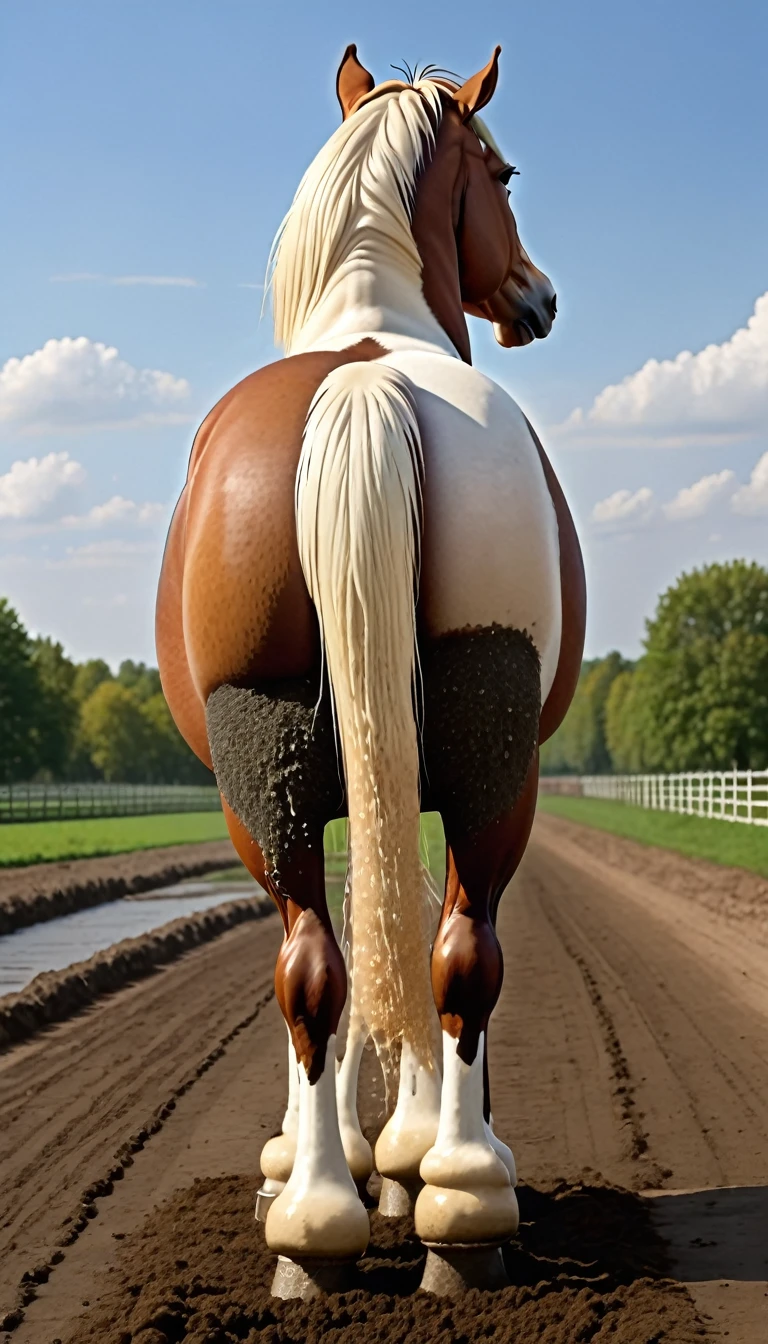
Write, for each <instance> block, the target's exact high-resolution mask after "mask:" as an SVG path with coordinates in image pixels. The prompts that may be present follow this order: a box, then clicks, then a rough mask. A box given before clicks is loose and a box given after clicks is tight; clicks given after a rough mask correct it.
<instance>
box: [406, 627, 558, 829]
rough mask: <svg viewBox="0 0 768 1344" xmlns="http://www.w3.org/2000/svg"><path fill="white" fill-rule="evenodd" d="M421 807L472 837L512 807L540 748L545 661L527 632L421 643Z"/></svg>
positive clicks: (473, 633) (463, 634) (464, 634)
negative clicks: (436, 812) (431, 811)
mask: <svg viewBox="0 0 768 1344" xmlns="http://www.w3.org/2000/svg"><path fill="white" fill-rule="evenodd" d="M420 654H421V667H422V675H423V683H424V735H423V766H422V804H421V806H422V810H423V811H425V812H426V811H429V810H432V809H435V810H437V811H439V812H440V813H442V816H443V820H444V822H445V823H446V826H448V827H449V828H450V829H453V830H460V831H462V832H463V833H464V834H468V835H473V834H476V833H477V832H478V831H481V830H482V829H483V827H484V826H487V825H489V824H490V822H492V821H495V820H496V818H497V817H499V816H501V814H502V813H503V812H506V811H509V810H510V809H511V808H512V807H514V805H515V803H516V802H517V800H518V798H519V796H520V793H521V792H522V788H523V784H524V783H525V778H526V775H527V773H528V767H529V765H530V763H531V759H532V757H533V753H534V751H535V750H536V743H537V741H538V732H539V714H540V711H541V675H540V659H539V655H538V652H537V650H536V647H535V645H534V643H533V641H532V640H531V638H530V636H529V635H528V634H527V633H526V632H525V631H524V630H511V629H508V628H507V627H505V626H501V625H491V626H485V627H482V628H481V629H477V630H463V631H458V632H456V633H452V634H449V635H443V636H441V637H440V638H439V639H434V640H430V641H429V642H426V641H425V642H423V643H422V644H421V647H420Z"/></svg>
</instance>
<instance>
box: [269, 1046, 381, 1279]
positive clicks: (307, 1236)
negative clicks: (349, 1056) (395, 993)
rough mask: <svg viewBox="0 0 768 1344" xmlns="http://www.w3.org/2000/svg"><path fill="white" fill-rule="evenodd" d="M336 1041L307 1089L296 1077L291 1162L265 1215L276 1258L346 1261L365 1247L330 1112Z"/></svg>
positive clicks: (302, 1077) (302, 1076) (364, 1223)
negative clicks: (296, 1127) (295, 1121)
mask: <svg viewBox="0 0 768 1344" xmlns="http://www.w3.org/2000/svg"><path fill="white" fill-rule="evenodd" d="M335 1052H336V1037H335V1036H331V1037H330V1039H329V1041H328V1049H327V1055H326V1065H325V1068H324V1070H323V1072H322V1074H321V1076H320V1077H319V1078H318V1080H317V1082H316V1083H313V1084H312V1085H310V1082H309V1079H308V1078H307V1075H306V1073H305V1071H304V1069H301V1070H300V1073H299V1131H298V1136H297V1141H296V1160H295V1162H294V1164H293V1171H292V1172H291V1174H290V1177H289V1179H288V1181H287V1182H286V1186H285V1189H284V1190H283V1192H282V1194H280V1195H278V1197H277V1199H276V1200H275V1201H274V1203H273V1204H272V1205H271V1207H270V1209H269V1212H268V1214H267V1221H266V1225H265V1229H264V1231H265V1236H266V1240H267V1245H268V1246H269V1248H270V1250H272V1251H277V1252H278V1253H279V1254H280V1255H287V1256H291V1257H295V1256H299V1257H301V1256H319V1257H323V1258H334V1257H336V1258H340V1259H341V1258H346V1257H350V1256H357V1255H360V1254H362V1252H363V1251H364V1250H365V1248H366V1246H367V1245H368V1237H369V1225H368V1215H367V1213H366V1211H365V1209H364V1208H363V1206H362V1204H361V1202H360V1199H359V1196H358V1193H357V1188H356V1186H355V1182H354V1181H353V1179H352V1176H351V1174H350V1170H349V1167H348V1166H347V1160H346V1158H345V1156H344V1149H343V1147H342V1144H341V1135H340V1133H339V1118H338V1111H337V1109H336V1076H335V1075H336V1069H335V1065H334V1060H335Z"/></svg>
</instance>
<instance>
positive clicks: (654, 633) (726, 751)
mask: <svg viewBox="0 0 768 1344" xmlns="http://www.w3.org/2000/svg"><path fill="white" fill-rule="evenodd" d="M608 724H609V728H608V733H609V740H610V746H611V753H612V756H613V759H614V763H615V765H616V768H617V769H629V770H638V769H642V770H659V771H661V770H664V771H674V770H727V769H731V768H732V767H733V766H736V767H737V768H738V769H741V770H745V769H764V768H765V766H766V765H768V571H767V570H765V569H763V568H762V567H761V566H760V565H757V564H748V563H747V562H746V561H743V560H733V561H731V562H730V563H728V564H713V565H707V566H705V567H704V568H703V569H698V570H693V572H692V573H690V574H684V575H682V577H681V578H680V579H679V580H678V581H677V583H676V584H674V585H673V586H672V587H671V588H669V589H668V590H667V592H666V593H664V594H662V596H661V598H660V599H659V604H658V607H657V609H656V614H655V616H654V618H653V620H651V621H649V622H648V624H647V634H646V638H645V654H644V656H643V658H642V659H641V660H640V663H639V664H638V667H637V670H636V672H635V674H634V677H633V680H632V684H631V686H630V687H629V689H628V690H627V693H626V697H625V700H624V703H623V705H622V706H621V712H619V706H618V705H614V704H612V705H611V706H610V710H609V715H608Z"/></svg>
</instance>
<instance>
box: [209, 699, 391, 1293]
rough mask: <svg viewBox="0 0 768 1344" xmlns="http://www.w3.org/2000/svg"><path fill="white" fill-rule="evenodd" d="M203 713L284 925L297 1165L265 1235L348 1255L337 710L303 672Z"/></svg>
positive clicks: (362, 1219) (354, 1208)
mask: <svg viewBox="0 0 768 1344" xmlns="http://www.w3.org/2000/svg"><path fill="white" fill-rule="evenodd" d="M206 716H207V724H208V736H209V740H210V744H211V752H212V756H213V762H214V767H215V770H216V777H217V780H218V783H219V787H220V789H221V791H222V794H223V795H224V797H225V798H226V800H227V804H228V809H229V810H230V811H231V813H232V814H234V817H235V818H236V819H237V823H238V824H239V826H240V827H242V828H244V830H245V832H246V833H247V835H248V836H250V837H251V838H252V840H253V841H255V842H256V843H257V845H258V846H259V848H260V849H261V851H262V852H263V855H264V881H265V883H266V885H267V887H268V888H269V890H270V892H271V894H272V895H273V897H274V899H275V901H276V903H277V905H278V908H279V909H280V913H281V915H282V917H283V923H284V926H285V939H284V941H283V944H282V947H281V949H280V953H279V955H278V959H277V966H276V970H275V990H276V994H277V999H278V1002H279V1004H280V1008H281V1009H282V1012H283V1016H284V1017H285V1021H286V1023H287V1025H288V1030H289V1032H290V1035H291V1040H292V1044H293V1048H294V1050H295V1053H296V1058H297V1060H298V1064H299V1098H298V1132H297V1138H296V1158H295V1161H294V1163H293V1168H292V1170H291V1172H290V1175H289V1177H288V1179H287V1181H286V1184H285V1188H284V1189H283V1190H282V1191H281V1192H280V1193H279V1194H278V1195H277V1197H276V1198H275V1199H274V1201H273V1202H272V1203H271V1205H270V1207H269V1210H268V1213H267V1219H266V1226H265V1235H266V1240H267V1244H268V1245H269V1246H270V1248H271V1249H272V1250H274V1251H277V1252H278V1253H279V1254H280V1255H282V1256H284V1257H287V1258H289V1259H290V1260H292V1261H298V1262H303V1261H308V1262H313V1261H316V1260H318V1259H321V1260H324V1261H328V1260H337V1261H338V1260H344V1259H349V1258H352V1257H356V1256H357V1255H359V1254H360V1253H361V1252H362V1251H363V1250H364V1249H365V1247H366V1245H367V1243H368V1235H369V1227H368V1216H367V1214H366V1212H365V1209H364V1208H363V1206H362V1204H361V1202H360V1199H359V1196H358V1193H357V1188H356V1186H355V1183H354V1180H353V1179H352V1176H351V1174H350V1171H349V1167H348V1165H347V1161H346V1159H345V1156H344V1149H343V1147H342V1142H341V1136H340V1133H339V1122H338V1114H337V1108H336V1064H335V1042H336V1031H337V1028H338V1024H339V1018H340V1016H341V1012H342V1009H343V1007H344V1000H345V998H346V991H347V984H346V971H345V967H344V959H343V957H342V955H341V951H340V949H339V946H338V943H337V941H336V937H335V935H334V932H333V928H332V926H331V920H330V916H329V914H328V907H327V904H326V898H325V874H324V863H323V827H324V825H325V822H326V821H327V820H329V819H330V818H331V816H333V815H334V814H335V813H336V811H337V810H338V807H339V803H340V801H341V799H342V786H341V784H340V781H339V775H338V768H337V761H336V750H335V740H334V734H333V728H332V724H331V721H330V713H329V711H328V707H327V705H324V706H323V707H322V708H321V710H320V712H318V713H317V715H316V714H315V685H314V683H311V682H310V681H309V680H303V679H302V680H297V681H290V682H288V681H283V682H259V683H258V684H256V685H254V686H251V687H249V688H244V687H235V686H229V685H225V686H221V687H219V689H218V690H216V691H214V692H213V694H212V695H211V696H210V698H209V700H208V705H207V711H206ZM240 839H241V843H240V844H239V845H238V849H239V850H240V849H241V848H242V836H241V837H240ZM287 1277H288V1279H289V1280H290V1282H288V1283H287V1284H286V1285H285V1286H282V1287H280V1289H279V1291H280V1295H281V1296H283V1295H285V1296H288V1295H291V1296H293V1295H302V1294H303V1291H304V1290H305V1289H306V1283H305V1282H304V1281H303V1280H302V1279H301V1276H298V1283H296V1278H297V1276H296V1275H288V1276H287ZM276 1291H278V1289H277V1288H276Z"/></svg>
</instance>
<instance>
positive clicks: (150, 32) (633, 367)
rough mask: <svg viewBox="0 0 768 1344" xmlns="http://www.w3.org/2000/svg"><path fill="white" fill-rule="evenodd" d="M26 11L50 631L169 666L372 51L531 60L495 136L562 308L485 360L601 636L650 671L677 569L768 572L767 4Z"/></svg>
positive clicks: (8, 177)
mask: <svg viewBox="0 0 768 1344" xmlns="http://www.w3.org/2000/svg"><path fill="white" fill-rule="evenodd" d="M0 23H1V24H2V30H3V31H2V35H1V40H2V48H3V52H4V60H3V64H4V79H3V88H2V93H1V94H0V98H1V99H2V103H3V107H2V116H3V124H4V125H5V126H6V127H8V126H12V127H13V133H12V134H7V135H6V136H5V137H4V138H3V147H2V151H0V152H1V153H2V158H3V165H2V173H3V182H4V184H5V186H6V201H5V209H4V211H3V213H2V217H1V218H0V259H1V261H0V265H1V267H2V285H3V300H2V323H1V324H0V367H2V366H5V367H4V368H3V371H2V373H1V374H0V593H3V594H5V595H7V596H8V597H9V598H10V599H11V600H12V601H13V602H14V603H15V604H16V605H17V606H18V608H19V610H20V612H21V614H22V617H23V618H24V620H25V621H26V622H27V624H28V625H29V626H30V627H31V628H32V629H34V630H36V631H37V630H40V631H41V632H45V633H52V634H54V635H56V636H57V637H58V638H60V639H62V640H63V642H64V644H65V645H66V646H67V648H68V649H69V650H70V651H71V652H72V653H73V654H74V655H75V656H77V657H86V656H95V655H103V656H106V657H108V658H109V659H110V660H111V661H115V660H117V659H119V658H121V657H126V656H134V657H143V658H146V659H151V658H152V657H153V645H152V606H153V600H154V587H155V583H156V577H157V570H158V566H159V557H160V553H161V549H162V540H163V535H164V529H165V526H166V523H167V519H168V516H169V513H170V508H171V507H172V503H173V501H174V499H175V496H176V494H177V493H178V490H179V488H180V486H181V483H182V480H183V474H184V468H185V464H186V458H187V454H188V451H189V447H190V444H191V440H192V435H193V433H194V429H195V427H196V424H197V423H198V421H199V420H200V419H201V418H202V416H203V415H204V414H205V413H206V411H207V410H208V409H209V408H210V406H211V405H212V404H213V403H214V402H215V401H216V400H217V398H218V397H219V396H220V395H221V394H222V393H223V392H224V391H226V389H227V388H228V387H230V386H231V385H232V384H233V383H234V382H236V381H237V380H238V379H239V378H240V377H242V376H243V375H244V374H245V373H247V372H249V371H250V370H251V369H253V368H255V367H257V366H258V365H259V364H261V363H264V362H266V361H267V360H269V359H271V358H274V357H275V351H274V349H273V346H272V341H271V323H270V320H269V316H268V315H267V316H266V317H265V318H264V320H261V321H260V308H261V299H262V294H261V290H260V289H258V288H254V287H252V286H257V285H258V284H259V283H260V282H261V281H262V279H263V275H264V269H265V264H266V259H267V255H268V251H269V246H270V242H271V239H272V237H273V234H274V232H275V229H276V227H277V225H278V223H279V221H280V219H281V217H282V215H283V213H284V211H285V209H286V207H287V205H288V204H289V202H290V199H291V196H292V194H293V191H294V189H295V187H296V185H297V183H298V180H299V178H300V176H301V173H302V172H303V170H304V168H305V167H306V165H307V163H308V162H309V161H310V159H311V157H312V156H313V155H314V153H316V151H317V150H318V149H319V147H320V146H321V144H322V143H323V142H324V141H325V140H326V139H327V138H328V136H329V135H330V133H331V132H332V131H333V129H334V127H335V126H336V124H337V117H338V112H337V106H336V102H335V97H334V93H333V84H334V75H335V70H336V66H337V63H338V60H339V57H340V54H341V52H342V51H343V49H344V47H345V45H346V44H347V43H348V42H350V41H356V42H357V43H358V47H359V51H360V55H361V58H362V59H363V60H364V61H365V62H366V64H367V65H368V66H369V68H371V69H372V71H373V73H374V74H375V75H376V77H377V79H383V78H386V77H387V76H388V75H389V74H390V71H389V62H390V61H395V62H396V61H400V60H402V59H403V58H405V59H407V60H409V61H410V62H414V61H436V62H438V63H440V64H442V65H445V66H447V67H448V68H451V69H456V70H459V71H461V72H462V73H464V74H469V73H472V72H473V71H474V70H475V69H477V68H478V67H479V66H481V65H483V64H484V63H485V61H486V60H487V59H488V56H489V54H490V51H491V49H492V47H493V45H494V43H496V42H497V41H498V42H501V44H502V46H503V54H502V58H501V71H502V74H501V81H500V87H499V89H498V92H497V94H496V96H495V98H494V100H493V103H492V105H491V107H490V108H489V109H488V113H487V120H488V122H489V124H490V125H491V127H492V129H493V131H494V134H495V135H496V138H497V139H498V140H499V141H500V143H501V144H502V146H503V147H504V149H505V150H506V151H507V153H508V155H509V156H510V158H511V159H512V161H513V162H514V163H516V164H517V165H518V167H519V168H520V169H521V176H520V177H519V178H515V179H514V187H513V206H514V208H515V211H516V215H517V218H518V223H519V227H520V231H521V236H522V238H523V241H524V243H525V245H526V247H527V248H528V251H529V252H530V253H531V255H532V256H533V258H534V260H535V261H536V262H537V263H538V264H540V265H541V266H542V267H543V268H544V269H545V270H546V271H547V272H548V273H549V274H550V275H551V276H552V278H553V280H554V282H555V284H556V287H557V290H558V304H559V312H560V315H559V317H558V320H557V322H556V324H555V328H554V331H553V334H552V336H551V337H550V338H549V339H548V340H547V341H545V342H542V343H541V344H539V343H537V344H536V345H535V346H534V347H529V348H527V349H525V350H519V351H503V350H501V349H500V348H499V347H497V346H496V345H495V343H494V342H493V339H492V336H491V335H490V333H489V331H488V330H487V329H485V328H483V327H482V326H481V324H473V328H474V330H473V345H474V358H475V362H476V363H477V364H478V365H479V366H480V367H482V368H483V369H485V370H486V371H487V372H488V373H490V374H491V376H493V377H495V378H496V379H497V380H498V381H500V382H502V383H503V384H504V385H505V386H506V387H507V388H508V389H509V390H510V391H511V392H512V394H513V395H514V396H515V397H516V398H517V399H518V400H519V401H520V402H521V404H522V405H523V407H524V408H525V409H526V410H527V412H528V413H529V414H530V415H531V417H532V419H533V421H534V423H535V424H536V426H537V428H538V429H539V431H540V432H541V434H542V437H543V439H544V441H545V443H546V444H547V446H548V448H549V449H550V452H551V456H552V458H553V460H554V462H555V464H556V467H557V470H558V472H559V474H560V476H561V479H562V480H563V483H564V485H565V487H566V490H567V492H568V495H569V498H570V500H571V503H572V506H573V508H574V512H575V514H576V516H577V520H578V522H579V526H580V531H581V535H582V540H583V544H584V549H585V553H586V556H587V563H588V571H589V582H590V621H589V637H588V651H589V652H590V653H592V654H594V653H600V652H604V651H605V650H607V649H608V648H610V647H619V648H621V649H623V650H624V651H625V652H627V653H636V652H637V651H638V648H639V641H640V638H641V637H642V632H643V621H644V618H645V617H646V616H647V615H649V614H650V613H651V612H652V610H653V606H654V603H655V597H656V594H657V593H658V591H659V590H660V589H661V588H663V587H664V586H666V585H667V584H668V583H670V582H672V581H673V580H674V578H675V577H676V575H677V574H679V573H680V572H681V570H683V569H685V568H690V567H691V566H693V565H694V564H701V563H702V562H704V561H706V560H707V559H721V558H726V557H730V556H734V555H746V556H749V557H755V558H758V559H760V560H762V561H764V562H765V561H768V457H766V458H765V459H763V454H766V453H767V452H768V433H767V432H766V427H767V425H768V301H766V304H764V305H763V307H762V308H761V309H758V314H757V317H756V318H755V319H753V322H752V325H751V327H749V329H745V328H746V324H747V322H748V320H749V319H750V316H751V314H753V311H754V309H755V304H756V301H757V300H758V299H759V298H760V296H762V295H763V294H765V293H766V291H768V244H767V243H766V239H768V178H767V176H766V173H765V162H766V148H767V146H766V139H767V138H768V137H767V136H766V117H765V105H764V92H763V88H764V53H765V50H766V46H767V45H768V10H767V9H766V7H765V5H764V4H761V3H757V0H755V2H754V3H747V2H746V0H733V2H732V3H731V4H729V5H728V6H727V7H726V6H724V5H722V4H714V3H710V2H709V0H703V2H702V0H698V3H693V2H692V0H665V3H660V2H659V0H643V3H621V4H616V3H615V2H614V3H612V4H609V3H605V2H604V0H582V3H580V4H579V5H574V4H573V3H572V2H571V0H539V3H537V4H536V5H535V6H530V5H528V6H523V5H514V4H509V3H506V4H501V3H496V0H487V3H486V4H484V5H483V6H480V7H472V6H467V5H459V4H458V3H455V0H440V3H437V2H436V0H435V2H433V0H421V3H418V4H414V3H413V2H412V0H411V3H407V4H406V3H404V2H403V0H392V2H391V3H388V4H387V5H386V6H381V7H380V8H379V9H378V10H377V9H375V8H374V7H372V6H365V7H363V6H360V5H359V4H358V5H353V4H351V3H342V2H339V0H336V2H333V0H332V2H331V3H325V4H323V5H322V6H320V5H317V4H314V3H309V2H308V0H292V2H291V0H287V3H283V4H281V5H276V6H266V5H263V4H258V3H255V0H252V2H251V3H243V0H215V2H214V0H205V2H203V0H153V3H145V0H130V2H129V3H128V2H123V0H110V3H109V4H105V3H103V0H98V2H92V3H90V2H87V0H70V3H69V4H67V5H62V4H60V3H52V2H51V3H42V2H41V0H26V3H25V4H24V5H23V6H6V7H4V8H3V12H2V18H1V19H0ZM68 338H70V339H69V342H68ZM73 338H85V340H84V341H80V343H79V344H74V343H72V342H73ZM102 346H103V347H106V348H107V349H108V350H111V349H113V348H115V349H116V350H117V351H118V352H119V354H118V355H108V354H105V352H104V350H102V349H101V347H102ZM710 346H712V347H715V349H714V350H713V351H711V352H708V353H706V354H705V355H704V356H700V357H699V358H698V360H694V361H692V362H691V361H685V360H683V361H680V360H679V359H678V356H680V354H681V352H684V351H691V352H693V353H694V354H696V352H700V351H702V350H704V348H705V347H710ZM35 352H39V353H37V354H36V353H35ZM27 356H32V357H33V358H32V359H31V360H29V359H27V360H26V362H25V363H23V364H21V365H20V364H17V363H10V364H8V363H7V362H6V361H16V360H24V357H27ZM649 360H656V361H665V360H666V361H677V362H676V363H673V364H671V365H664V364H663V363H661V364H660V367H655V366H652V367H651V368H650V369H648V368H647V367H645V366H647V363H648V361H649ZM641 370H643V372H642V373H641V372H639V371H641ZM142 371H143V372H142ZM627 379H628V380H629V382H628V383H626V384H624V385H623V386H622V384H623V380H627ZM617 385H619V387H618V390H611V389H616V387H617ZM605 389H608V391H605ZM596 398H598V401H597V402H596V401H595V399H596ZM578 408H581V414H580V415H579V414H578ZM590 408H591V409H590ZM574 413H576V414H574ZM64 454H66V455H67V456H66V457H64V456H63V455H64ZM33 459H34V461H33ZM14 464H17V465H14ZM681 491H683V492H687V493H683V494H682V495H681V494H680V492H681Z"/></svg>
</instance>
